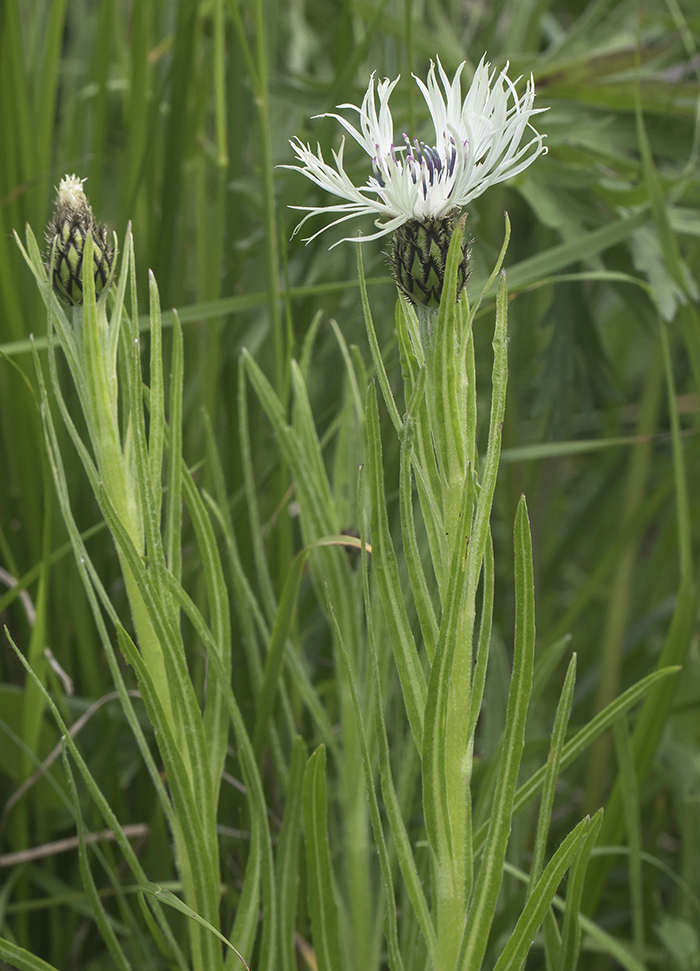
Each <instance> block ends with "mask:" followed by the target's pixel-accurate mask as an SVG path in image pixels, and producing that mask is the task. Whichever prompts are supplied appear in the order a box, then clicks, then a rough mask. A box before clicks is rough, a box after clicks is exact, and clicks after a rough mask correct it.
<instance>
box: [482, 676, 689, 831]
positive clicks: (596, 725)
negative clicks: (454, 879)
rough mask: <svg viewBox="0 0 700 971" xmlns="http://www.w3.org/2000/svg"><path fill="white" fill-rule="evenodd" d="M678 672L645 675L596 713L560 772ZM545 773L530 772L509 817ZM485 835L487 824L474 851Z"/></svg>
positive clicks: (543, 768)
mask: <svg viewBox="0 0 700 971" xmlns="http://www.w3.org/2000/svg"><path fill="white" fill-rule="evenodd" d="M679 670H680V668H679V667H670V668H662V669H661V670H660V671H653V672H652V673H651V674H648V675H647V676H646V677H645V678H642V680H641V681H638V682H637V683H636V684H634V685H632V687H631V688H628V689H627V691H624V692H623V693H622V694H621V695H620V696H619V697H618V698H616V699H615V701H613V702H611V704H609V705H608V706H607V707H606V708H604V709H603V710H602V711H600V712H598V714H597V715H596V716H595V718H592V719H591V721H590V722H589V723H588V724H587V725H585V726H584V727H583V728H582V729H580V731H578V732H577V733H576V735H574V737H573V738H572V739H570V740H569V741H568V742H567V743H566V745H565V746H564V749H563V751H562V754H561V771H562V772H563V771H564V769H566V768H568V766H570V765H571V763H572V762H573V761H575V760H576V759H577V758H578V757H579V755H581V754H582V753H583V752H585V750H586V749H587V748H588V746H589V745H591V743H592V742H594V741H595V740H596V738H598V736H599V735H602V733H603V732H604V731H607V729H608V728H610V727H611V725H613V724H614V723H615V721H616V720H617V719H618V718H619V717H620V715H621V714H623V713H624V712H627V711H629V710H630V708H632V707H633V705H635V704H636V703H637V702H638V701H639V699H640V698H642V697H643V696H644V695H645V694H646V693H647V692H648V691H649V689H650V688H651V687H653V685H655V684H656V683H657V682H659V681H662V680H663V679H664V678H668V677H669V675H672V674H677V673H678V671H679ZM546 773H547V767H546V765H543V766H541V767H540V768H539V769H538V770H537V771H536V772H534V773H533V774H532V775H531V776H530V778H529V779H528V780H527V782H525V783H523V785H522V786H520V788H519V789H518V791H517V792H516V793H515V798H514V800H513V815H514V816H515V815H516V813H519V812H520V810H521V809H523V808H524V807H525V806H526V805H527V804H528V803H529V802H530V800H531V799H534V797H535V796H536V795H537V793H538V792H539V791H540V789H541V788H542V786H543V784H544V780H545V776H546ZM487 832H488V823H484V824H483V825H482V826H480V827H479V829H478V831H477V832H476V834H475V836H474V849H475V850H478V849H479V848H480V847H481V846H483V844H484V841H485V839H486V834H487Z"/></svg>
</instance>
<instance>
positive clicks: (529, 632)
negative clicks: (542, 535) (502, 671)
mask: <svg viewBox="0 0 700 971" xmlns="http://www.w3.org/2000/svg"><path fill="white" fill-rule="evenodd" d="M514 552H515V646H514V655H513V674H512V678H511V683H510V689H509V691H508V705H507V710H506V723H505V731H504V735H503V744H502V746H501V750H500V757H499V767H498V780H497V782H496V791H495V794H494V799H493V806H492V809H491V819H490V821H489V824H488V826H489V831H488V837H487V840H486V847H485V849H484V855H483V858H482V860H481V865H480V867H479V873H478V875H477V878H476V885H475V888H474V898H473V901H472V905H471V907H470V908H469V914H468V917H467V924H466V928H465V934H464V938H463V943H462V946H461V947H460V962H459V967H460V968H463V969H468V968H474V967H479V966H480V964H481V961H482V959H483V956H484V953H485V951H486V944H487V941H488V936H489V932H490V930H491V922H492V920H493V915H494V913H495V910H496V903H497V901H498V894H499V890H500V887H501V883H502V881H503V863H504V861H505V855H506V848H507V846H508V839H509V837H510V830H511V825H512V817H513V813H514V795H515V786H516V784H517V781H518V770H519V769H520V760H521V758H522V753H523V746H524V743H525V722H526V720H527V709H528V704H529V700H530V690H531V688H532V672H533V667H534V658H535V590H534V578H533V569H532V541H531V539H530V524H529V520H528V515H527V506H526V504H525V497H524V496H523V497H521V499H520V502H519V503H518V510H517V513H516V516H515V530H514ZM554 889H556V886H555V888H554ZM553 892H554V891H553ZM550 899H551V898H550ZM548 905H549V902H548V904H547V906H548ZM545 911H546V907H545V909H544V910H543V912H542V918H544V912H545ZM542 918H540V921H541V920H542ZM538 926H539V924H538ZM530 940H532V938H530Z"/></svg>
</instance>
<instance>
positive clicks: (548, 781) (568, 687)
mask: <svg viewBox="0 0 700 971" xmlns="http://www.w3.org/2000/svg"><path fill="white" fill-rule="evenodd" d="M575 684H576V655H575V654H573V655H572V657H571V661H570V662H569V668H568V670H567V672H566V678H565V679H564V686H563V687H562V689H561V695H560V697H559V704H558V705H557V712H556V715H555V716H554V727H553V728H552V740H551V744H550V747H549V758H548V759H547V774H546V776H545V780H544V784H543V786H542V801H541V803H540V812H539V816H538V819H537V833H536V835H535V846H534V849H533V852H532V864H531V866H530V884H529V886H528V895H529V894H531V893H532V892H533V890H534V888H535V883H536V882H537V880H539V878H540V873H541V871H542V864H543V863H544V854H545V850H546V848H547V835H548V834H549V823H550V820H551V816H552V806H553V805H554V792H555V788H556V784H557V779H558V778H559V764H560V762H561V753H562V749H563V747H564V741H565V739H566V729H567V727H568V724H569V716H570V714H571V705H572V704H573V700H574V687H575Z"/></svg>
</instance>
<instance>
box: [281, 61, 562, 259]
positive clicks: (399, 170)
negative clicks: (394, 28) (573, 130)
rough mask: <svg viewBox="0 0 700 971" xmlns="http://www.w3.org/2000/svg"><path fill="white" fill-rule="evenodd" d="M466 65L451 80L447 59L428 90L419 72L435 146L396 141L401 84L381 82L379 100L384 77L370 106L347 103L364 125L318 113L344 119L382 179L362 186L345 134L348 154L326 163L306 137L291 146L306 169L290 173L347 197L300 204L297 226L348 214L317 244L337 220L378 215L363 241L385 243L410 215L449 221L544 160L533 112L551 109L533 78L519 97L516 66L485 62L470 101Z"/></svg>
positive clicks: (369, 96) (431, 75)
mask: <svg viewBox="0 0 700 971" xmlns="http://www.w3.org/2000/svg"><path fill="white" fill-rule="evenodd" d="M464 64H465V62H463V63H462V64H460V66H459V67H458V68H457V72H456V74H455V76H454V78H453V80H452V81H450V79H449V78H448V76H447V74H446V73H445V71H444V70H443V67H442V64H440V60H439V59H438V61H437V72H438V74H439V79H440V80H439V82H438V79H437V77H436V68H435V64H433V63H431V65H430V71H429V72H428V80H427V84H424V83H423V82H422V81H421V80H420V79H419V78H417V77H416V76H415V75H414V79H415V81H416V83H417V84H418V86H419V88H420V89H421V92H422V93H423V97H424V98H425V101H426V104H427V106H428V110H429V111H430V117H431V119H432V122H433V125H434V128H435V138H434V142H433V144H432V145H428V144H426V143H425V142H419V141H418V139H417V138H413V139H410V138H409V136H408V135H407V134H405V133H404V134H403V135H402V138H401V141H400V142H399V143H398V144H397V142H396V141H395V139H394V123H393V119H392V117H391V110H390V108H389V98H390V96H391V92H392V91H393V90H394V87H395V86H396V83H397V82H398V80H399V79H398V78H396V80H395V81H389V80H388V79H385V80H383V81H380V82H378V84H377V89H376V94H375V77H374V75H372V77H371V78H370V82H369V87H368V88H367V93H366V94H365V96H364V98H363V99H362V105H361V107H359V108H358V107H357V105H350V104H345V105H339V108H341V109H343V108H347V109H349V110H351V111H356V112H357V114H358V115H359V125H358V127H355V126H354V125H352V124H351V123H350V122H349V121H348V120H347V119H346V118H343V116H342V115H337V114H335V113H333V112H328V113H326V114H324V115H317V116H316V117H319V118H335V119H336V120H337V121H339V122H340V124H341V125H342V126H343V128H344V129H345V131H346V132H347V133H348V134H349V135H351V136H352V137H353V138H354V139H355V141H356V142H357V143H358V144H359V145H361V146H362V148H363V149H364V150H365V151H366V152H367V154H368V155H369V157H370V158H371V159H372V173H373V174H372V175H371V176H370V177H369V178H368V179H367V182H366V183H365V184H364V185H363V186H359V187H358V186H355V185H353V183H352V182H351V180H350V179H349V178H348V176H347V174H346V172H345V169H344V167H343V152H344V147H345V139H344V138H343V141H342V142H341V145H340V149H339V150H338V151H337V152H333V162H334V165H330V164H329V163H328V162H326V161H325V159H324V158H323V154H322V153H321V148H320V146H317V150H316V152H315V153H314V152H313V151H312V150H311V146H310V145H308V144H307V145H305V144H304V143H303V142H302V141H300V140H299V139H298V138H297V139H295V140H294V141H292V142H290V144H291V146H292V148H293V149H294V152H295V153H296V156H297V159H298V161H299V162H301V165H287V166H284V168H290V169H296V170H297V171H298V172H302V173H303V174H304V175H305V176H306V177H307V178H308V179H311V181H312V182H315V183H316V185H318V186H320V187H321V188H322V189H325V190H326V191H328V192H330V193H332V194H333V195H335V196H338V197H339V198H341V199H345V200H347V201H346V202H344V203H339V204H336V205H330V206H294V207H293V208H295V209H301V210H303V211H305V212H307V215H306V216H305V217H304V219H302V221H301V222H300V223H299V225H298V226H297V230H299V229H300V228H301V226H303V225H304V223H305V222H306V220H307V219H310V218H311V216H315V215H318V214H320V213H325V212H331V213H340V214H341V215H340V217H339V218H338V219H336V220H335V221H334V222H332V223H330V225H329V226H324V228H323V229H320V230H319V231H318V233H315V234H314V236H311V237H310V240H311V239H315V238H316V236H318V235H319V234H320V233H322V232H324V231H325V230H326V229H330V227H331V226H337V225H338V223H342V222H346V221H347V220H351V219H355V218H357V217H358V216H365V215H374V216H376V217H377V218H376V220H375V225H376V226H377V229H378V232H376V233H374V234H373V235H372V236H365V237H363V239H365V240H368V239H377V238H378V237H380V236H385V235H386V234H387V233H391V232H393V231H394V230H395V229H397V228H398V227H399V226H401V225H403V224H404V223H405V222H407V221H408V220H409V219H417V220H418V221H419V222H423V221H424V220H426V219H431V218H432V219H440V218H442V217H443V216H445V215H446V214H447V213H448V212H450V211H451V210H452V209H455V208H461V207H462V206H464V205H466V204H467V203H468V202H469V201H470V200H472V199H476V197H477V196H480V195H481V193H482V192H484V191H485V190H486V189H488V188H489V186H491V185H494V184H495V183H497V182H503V181H504V180H505V179H510V178H512V177H513V176H515V175H518V173H520V172H522V171H523V169H526V168H527V167H528V165H530V164H531V163H532V162H534V160H535V159H536V158H537V156H538V155H542V154H543V153H544V152H546V151H547V149H546V148H545V145H544V143H543V138H544V136H543V135H540V134H539V133H538V132H537V131H535V129H534V128H533V127H532V124H531V123H530V119H531V118H532V116H533V115H536V114H539V113H540V112H541V111H545V110H546V109H544V108H534V107H533V103H534V100H535V84H534V81H533V79H532V76H531V77H530V80H529V81H528V82H527V85H526V88H525V93H524V94H523V95H522V97H518V94H517V91H516V89H515V84H516V83H517V82H513V81H511V80H510V78H509V77H508V75H507V73H506V71H507V70H508V65H507V64H506V66H505V68H504V70H503V71H501V73H500V74H499V75H498V76H496V71H495V70H494V71H493V72H491V66H490V64H488V63H487V62H486V61H485V59H484V58H483V57H482V59H481V61H480V63H479V66H478V67H477V69H476V71H475V72H474V80H473V81H472V83H471V86H470V88H469V90H468V91H467V93H466V95H465V97H464V100H462V84H461V74H462V70H463V69H464ZM518 80H519V79H518ZM441 85H442V88H441ZM377 95H378V96H379V111H378V112H377V100H376V98H377ZM526 129H529V131H530V133H532V137H531V138H530V139H529V141H528V142H527V143H526V144H524V145H521V142H522V140H523V136H524V135H525V132H526ZM297 230H295V232H296V231H297ZM349 238H351V237H349ZM310 240H307V242H309V241H310ZM339 242H346V240H339Z"/></svg>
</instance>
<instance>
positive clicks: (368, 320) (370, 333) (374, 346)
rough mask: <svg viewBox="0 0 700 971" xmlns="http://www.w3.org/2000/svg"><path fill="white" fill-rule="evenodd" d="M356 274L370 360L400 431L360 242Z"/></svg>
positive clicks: (395, 424) (392, 419)
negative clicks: (368, 288)
mask: <svg viewBox="0 0 700 971" xmlns="http://www.w3.org/2000/svg"><path fill="white" fill-rule="evenodd" d="M356 250H357V275H358V277H359V281H360V298H361V300H362V312H363V314H364V317H365V327H366V329H367V340H368V341H369V349H370V351H371V352H372V361H373V363H374V370H375V372H376V374H377V380H378V381H379V387H380V388H381V389H382V396H383V398H384V404H385V405H386V407H387V410H388V412H389V417H390V418H391V423H392V424H393V426H394V428H395V429H396V431H397V432H399V433H400V432H401V416H400V415H399V409H398V408H397V407H396V402H395V401H394V395H393V393H392V390H391V385H390V384H389V378H388V377H387V373H386V368H385V367H384V361H383V360H382V352H381V350H380V347H379V341H378V340H377V332H376V331H375V329H374V322H373V320H372V311H371V309H370V305H369V300H368V299H367V284H366V281H365V269H364V265H363V262H362V243H358V244H357V247H356Z"/></svg>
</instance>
